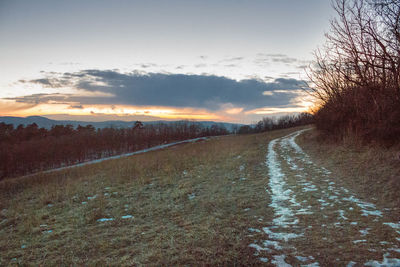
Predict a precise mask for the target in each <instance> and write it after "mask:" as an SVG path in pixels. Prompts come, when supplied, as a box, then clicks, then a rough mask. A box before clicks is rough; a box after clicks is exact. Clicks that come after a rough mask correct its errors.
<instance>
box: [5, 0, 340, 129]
mask: <svg viewBox="0 0 400 267" xmlns="http://www.w3.org/2000/svg"><path fill="white" fill-rule="evenodd" d="M332 16H333V10H332V8H331V6H330V1H329V0H280V1H275V0H263V1H261V0H260V1H244V0H243V1H236V0H232V1H216V0H212V1H207V0H202V1H189V0H182V1H177V0H170V1H152V0H146V1H119V0H117V1H102V0H97V1H81V0H79V1H74V0H72V1H54V0H48V1H41V0H38V1H18V0H10V1H7V0H2V1H0V63H1V64H0V73H1V75H0V115H1V116H30V115H40V116H45V117H48V118H51V119H71V120H86V121H103V120H137V119H139V120H159V119H166V120H176V119H193V120H214V121H227V122H239V123H252V122H254V121H257V120H259V119H260V118H262V117H264V116H269V115H281V114H287V113H293V112H301V111H304V110H307V109H308V108H309V106H310V105H311V102H310V99H309V97H308V96H306V95H305V94H304V92H303V91H302V90H301V87H304V81H303V80H306V75H305V72H304V68H305V67H306V66H307V65H308V64H310V62H311V60H312V58H313V57H312V52H313V50H315V49H316V48H318V46H321V45H322V44H323V40H324V32H326V31H327V30H328V29H329V19H330V18H332Z"/></svg>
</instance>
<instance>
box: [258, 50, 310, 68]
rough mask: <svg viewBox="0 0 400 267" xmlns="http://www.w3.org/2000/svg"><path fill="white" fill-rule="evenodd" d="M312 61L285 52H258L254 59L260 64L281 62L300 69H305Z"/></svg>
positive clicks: (266, 64)
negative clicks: (290, 55)
mask: <svg viewBox="0 0 400 267" xmlns="http://www.w3.org/2000/svg"><path fill="white" fill-rule="evenodd" d="M310 62H311V61H308V60H302V59H298V58H294V57H289V56H288V55H285V54H268V53H258V54H257V55H256V58H255V60H254V63H255V64H256V65H258V66H268V65H270V64H271V63H281V64H285V65H292V66H294V67H296V68H299V69H304V67H307V66H308V65H309V64H310Z"/></svg>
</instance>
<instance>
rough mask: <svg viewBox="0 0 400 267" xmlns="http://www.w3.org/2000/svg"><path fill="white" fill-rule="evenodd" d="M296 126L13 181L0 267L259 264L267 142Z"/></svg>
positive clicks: (6, 193)
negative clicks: (254, 232) (256, 232)
mask: <svg viewBox="0 0 400 267" xmlns="http://www.w3.org/2000/svg"><path fill="white" fill-rule="evenodd" d="M293 130H294V129H287V130H282V131H274V132H270V133H265V134H257V135H240V136H226V137H217V138H213V139H210V140H208V141H202V142H198V143H193V144H184V145H180V146H176V147H171V148H168V149H165V150H162V151H153V152H149V153H145V154H141V155H136V156H132V157H128V158H122V159H116V160H110V161H104V162H102V163H98V164H93V165H87V166H82V167H77V168H73V169H68V170H62V171H56V172H53V173H47V174H37V175H34V176H31V177H26V178H15V179H6V180H3V181H1V182H0V237H1V238H0V251H2V253H0V265H7V264H12V263H15V264H22V265H24V264H33V265H199V264H202V265H229V266H231V265H258V264H259V261H258V259H257V257H254V256H253V253H254V251H253V249H251V248H249V247H248V245H249V244H250V243H252V242H253V238H254V237H252V236H251V235H250V234H251V233H249V231H248V227H254V228H260V227H262V226H263V225H264V223H265V221H270V220H271V219H272V215H273V211H272V210H271V209H270V208H269V207H268V204H269V201H270V199H269V196H268V194H266V192H265V185H266V184H267V182H268V175H267V168H266V167H265V162H264V161H265V154H266V151H267V144H268V142H269V141H270V140H271V139H273V138H276V137H278V136H282V135H286V134H288V133H290V132H292V131H293ZM242 177H245V178H246V180H243V179H240V178H242ZM93 196H96V198H90V199H88V197H93ZM85 202H86V204H84V203H85ZM124 215H133V216H134V218H133V219H122V217H121V216H124ZM100 218H114V219H115V220H113V221H109V222H98V221H97V220H98V219H100Z"/></svg>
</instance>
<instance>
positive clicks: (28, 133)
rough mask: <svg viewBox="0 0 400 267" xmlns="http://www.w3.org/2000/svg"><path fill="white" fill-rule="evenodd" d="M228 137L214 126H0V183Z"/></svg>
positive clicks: (161, 124) (140, 124) (138, 124)
mask: <svg viewBox="0 0 400 267" xmlns="http://www.w3.org/2000/svg"><path fill="white" fill-rule="evenodd" d="M223 134H228V131H227V130H226V129H225V128H223V127H220V126H218V125H212V126H211V127H201V126H200V125H198V124H193V123H189V122H179V123H175V124H170V125H166V124H163V123H159V124H155V125H146V126H143V125H142V123H141V122H136V124H135V125H133V126H132V127H131V128H126V129H118V128H103V129H95V128H94V127H93V126H91V125H88V126H85V127H82V126H78V127H77V128H76V129H74V128H73V127H72V126H71V125H67V126H64V125H55V126H53V127H52V128H51V129H50V130H47V129H45V128H39V127H38V126H37V125H36V124H35V123H34V124H31V125H28V126H26V127H24V126H23V125H19V126H18V127H17V128H16V129H14V127H13V125H11V124H5V123H0V179H1V178H4V177H10V176H18V175H24V174H28V173H32V172H38V171H43V170H46V169H52V168H57V167H62V166H68V165H73V164H76V163H80V162H84V161H88V160H94V159H99V158H103V157H108V156H113V155H118V154H122V153H128V152H133V151H136V150H140V149H145V148H149V147H152V146H156V145H160V144H164V143H169V142H174V141H179V140H185V139H191V138H197V137H203V136H216V135H223Z"/></svg>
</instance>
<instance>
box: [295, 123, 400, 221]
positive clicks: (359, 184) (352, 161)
mask: <svg viewBox="0 0 400 267" xmlns="http://www.w3.org/2000/svg"><path fill="white" fill-rule="evenodd" d="M322 138H323V137H322V135H320V134H319V133H318V131H317V130H313V131H308V132H306V133H305V134H303V135H301V136H300V137H299V138H298V139H297V142H298V143H299V145H301V147H302V148H303V149H304V151H305V152H306V153H308V154H309V155H310V156H312V159H313V161H314V162H316V163H318V164H320V165H322V166H325V167H326V168H328V169H329V170H331V171H332V172H333V173H334V174H335V175H336V176H338V177H339V180H340V181H341V182H342V183H343V185H344V186H345V187H347V188H349V189H352V190H353V191H354V192H357V194H358V195H359V196H361V197H363V198H364V199H366V200H370V201H372V202H373V203H376V204H377V205H378V206H379V207H381V208H385V207H387V208H391V209H393V210H394V211H395V213H394V214H393V217H394V219H397V220H398V218H399V217H400V209H399V208H398V207H400V158H399V157H400V146H398V145H397V146H392V147H390V148H384V147H382V146H378V145H375V146H373V145H362V144H361V142H360V140H357V139H346V140H344V141H343V142H342V143H338V142H334V141H329V139H328V140H327V139H322Z"/></svg>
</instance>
